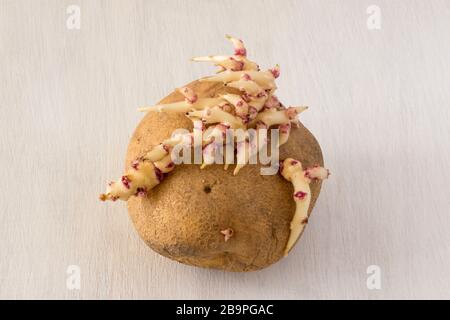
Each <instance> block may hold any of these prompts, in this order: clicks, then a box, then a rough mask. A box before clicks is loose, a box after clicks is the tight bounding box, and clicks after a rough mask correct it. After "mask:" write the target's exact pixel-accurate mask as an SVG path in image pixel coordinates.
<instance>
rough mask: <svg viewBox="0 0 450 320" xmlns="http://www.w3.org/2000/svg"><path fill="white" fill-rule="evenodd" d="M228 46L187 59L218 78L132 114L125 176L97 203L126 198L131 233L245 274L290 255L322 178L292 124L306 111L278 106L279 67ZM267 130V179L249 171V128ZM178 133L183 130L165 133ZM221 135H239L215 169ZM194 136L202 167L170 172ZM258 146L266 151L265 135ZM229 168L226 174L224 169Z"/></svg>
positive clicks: (314, 151)
mask: <svg viewBox="0 0 450 320" xmlns="http://www.w3.org/2000/svg"><path fill="white" fill-rule="evenodd" d="M227 39H228V40H229V41H230V42H231V43H232V44H233V46H234V54H233V55H231V56H202V57H197V58H194V59H193V60H194V61H206V62H211V63H213V64H214V65H216V66H218V67H219V68H220V73H219V74H217V75H214V76H211V77H206V78H202V79H199V80H198V81H194V82H193V83H190V84H188V85H186V86H184V87H181V88H179V89H177V90H176V91H174V92H173V93H172V94H170V95H169V96H167V97H166V98H164V99H163V100H162V101H161V102H160V103H158V104H157V105H154V106H148V107H142V108H140V109H139V110H140V111H145V112H147V115H146V116H145V117H144V119H143V120H142V122H141V123H140V124H139V126H138V127H137V129H136V131H135V133H134V135H133V137H132V139H131V142H130V145H129V147H128V153H127V161H126V173H125V174H124V175H122V176H121V177H120V178H119V179H118V180H117V181H113V182H110V183H109V184H108V186H107V190H106V192H105V193H104V194H101V195H100V199H101V200H103V201H105V200H112V201H116V200H118V199H120V200H125V201H128V208H129V213H130V216H131V218H132V220H133V222H134V225H135V227H136V229H137V231H138V233H139V235H140V236H141V237H142V238H143V240H144V241H145V242H146V243H147V244H148V245H149V246H150V247H151V248H153V249H154V250H155V251H156V252H158V253H160V254H162V255H164V256H166V257H169V258H171V259H174V260H177V261H179V262H182V263H186V264H190V265H194V266H200V267H209V268H218V269H223V270H228V271H252V270H258V269H261V268H264V267H267V266H268V265H270V264H272V263H274V262H276V261H278V260H279V259H280V258H282V257H283V256H285V255H287V254H288V253H289V251H290V250H291V249H292V247H293V246H294V244H295V243H296V242H297V240H298V239H299V237H300V235H301V233H302V232H303V230H304V227H305V225H306V223H307V222H308V217H309V215H310V213H311V210H312V208H313V206H314V204H315V201H316V199H317V197H318V195H319V191H320V186H321V180H322V179H326V178H327V177H328V175H329V172H328V170H327V169H324V168H323V167H322V165H323V159H322V153H321V150H320V146H319V145H318V143H317V141H316V140H315V139H314V137H313V136H312V135H311V133H309V131H308V130H307V129H306V128H305V127H304V126H303V125H302V124H301V123H300V122H299V120H298V115H299V114H300V113H301V112H303V111H305V110H306V109H307V107H303V106H299V107H288V108H286V107H284V106H283V105H282V104H281V103H280V101H279V100H278V98H277V97H276V96H275V95H274V92H275V90H276V88H277V87H276V85H275V79H276V78H278V77H279V75H280V68H279V66H278V65H276V66H275V67H274V68H272V69H269V70H267V71H260V69H259V66H258V65H257V64H256V63H255V62H252V61H250V60H249V59H248V58H247V50H246V48H245V46H244V44H243V42H242V41H241V40H239V39H237V38H234V37H231V36H227ZM199 123H200V125H199ZM293 123H294V124H297V128H295V127H294V128H293V127H292V124H293ZM274 128H276V129H279V141H278V146H281V148H280V156H281V158H282V159H283V158H286V159H285V160H283V161H281V162H280V170H279V173H280V174H275V175H268V176H265V175H261V174H260V169H261V168H262V167H263V166H262V165H261V164H256V165H254V164H252V165H248V163H249V159H250V155H251V152H250V149H251V148H250V146H251V145H252V146H253V141H254V140H253V141H252V140H251V139H250V135H249V132H248V131H247V130H249V129H255V130H256V132H260V133H261V132H262V131H259V130H262V129H263V130H270V129H274ZM176 129H187V131H186V132H185V133H181V134H176V135H172V132H174V131H175V130H176ZM228 129H241V130H244V133H245V135H244V137H243V139H241V140H239V139H235V140H232V142H234V147H235V148H234V150H235V154H234V152H232V153H230V152H229V151H226V152H225V154H224V155H225V157H224V159H225V161H224V163H223V165H219V164H214V157H215V152H216V151H217V150H218V149H219V148H220V147H223V143H224V141H225V140H224V137H225V136H226V132H227V130H228ZM199 132H200V133H201V134H202V138H201V139H200V140H198V141H199V143H200V147H202V150H201V151H202V152H201V157H202V159H203V162H202V164H201V166H200V169H204V170H199V166H194V165H175V162H174V160H173V159H172V151H173V150H174V148H175V147H178V146H180V145H181V146H183V147H185V148H187V150H191V148H193V147H195V146H196V143H195V140H196V139H195V138H196V136H197V134H198V133H199ZM258 139H260V138H258ZM257 142H258V141H257ZM258 143H259V142H258ZM262 143H264V144H267V141H266V138H264V139H263V141H262ZM261 145H262V144H261ZM259 147H260V146H259ZM234 150H233V151H234ZM293 156H294V157H296V158H297V159H299V160H295V159H293V158H291V157H293ZM235 162H237V164H236V166H235V169H234V170H233V173H230V172H228V171H226V169H227V168H228V167H229V166H230V165H233V164H234V163H235ZM223 169H225V170H223ZM172 171H175V172H174V173H170V172H172ZM175 173H176V174H175ZM283 178H284V179H283ZM163 180H164V181H165V182H164V183H161V182H162V181H163ZM288 182H291V183H292V186H291V185H290V184H289V183H288ZM156 186H158V187H157V188H155V187H156ZM292 188H293V189H294V192H293V193H292Z"/></svg>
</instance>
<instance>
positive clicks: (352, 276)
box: [0, 0, 450, 299]
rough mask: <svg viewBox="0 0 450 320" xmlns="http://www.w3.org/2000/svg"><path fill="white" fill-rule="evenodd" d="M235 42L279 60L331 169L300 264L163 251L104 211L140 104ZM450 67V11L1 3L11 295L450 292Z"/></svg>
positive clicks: (286, 94) (109, 207) (305, 4)
mask: <svg viewBox="0 0 450 320" xmlns="http://www.w3.org/2000/svg"><path fill="white" fill-rule="evenodd" d="M69 4H77V5H79V6H80V8H81V29H80V30H68V29H67V28H66V19H67V17H68V15H67V14H66V8H67V6H68V5H69ZM371 4H375V5H377V6H379V7H380V9H381V14H382V22H381V30H369V29H368V28H367V26H366V22H367V18H368V16H369V15H368V14H367V13H366V9H367V7H368V6H369V5H371ZM225 33H230V34H232V35H235V36H238V37H240V38H242V39H244V40H245V42H246V44H247V47H248V52H249V56H250V58H252V59H254V60H256V61H258V62H259V63H260V64H261V66H263V67H270V66H273V65H274V64H275V63H280V65H281V68H282V74H281V77H280V78H279V81H278V85H279V92H278V94H279V97H280V98H281V99H282V101H283V102H284V103H286V104H307V105H309V106H311V108H310V110H309V111H308V112H306V113H304V114H303V115H302V121H303V123H304V124H305V125H306V126H307V127H308V128H309V129H310V130H311V131H312V132H313V133H314V135H315V136H316V137H317V139H318V140H319V142H320V144H321V146H322V149H323V152H324V157H325V162H326V165H327V167H329V168H330V169H331V171H332V176H331V179H330V180H329V181H327V182H325V183H324V186H323V189H322V190H323V191H322V194H321V196H320V198H319V201H318V204H317V207H316V208H315V210H314V213H313V217H312V219H311V221H310V224H309V226H308V228H307V230H306V232H305V234H304V236H303V239H302V241H301V242H300V243H299V245H297V247H296V248H295V250H293V252H292V254H291V255H290V256H289V257H288V258H287V259H284V260H282V261H281V262H279V263H277V264H275V265H273V266H271V267H270V268H268V269H265V270H263V271H259V272H254V273H245V274H244V273H241V274H236V273H225V272H221V271H214V270H205V269H198V268H193V267H188V266H184V265H181V264H178V263H176V262H172V261H170V260H168V259H166V258H163V257H161V256H158V255H157V254H155V253H154V252H153V251H151V250H150V249H148V248H147V247H146V245H145V244H144V243H143V242H142V241H141V240H140V239H139V237H138V235H137V234H136V232H135V231H134V229H133V226H132V224H131V221H130V220H129V218H128V215H127V211H126V204H125V203H114V204H112V203H106V204H105V203H101V202H99V201H98V200H97V195H98V193H100V192H102V191H103V189H104V185H105V182H106V181H107V180H108V179H110V178H115V177H117V176H118V175H120V174H121V172H122V168H123V161H124V157H125V151H126V147H127V143H128V139H129V138H130V136H131V134H132V132H133V129H134V127H135V126H136V125H137V124H138V122H139V120H140V119H141V118H142V114H139V113H138V112H136V111H135V109H136V107H138V106H141V105H147V104H152V103H155V102H157V101H158V100H159V99H160V98H162V97H164V96H165V95H166V94H168V93H169V92H171V91H172V90H173V89H174V88H175V87H179V86H181V85H183V84H184V83H187V82H189V81H191V80H193V79H196V78H199V77H201V76H205V75H207V74H210V73H211V72H212V70H213V69H212V68H211V67H209V66H208V65H203V64H193V63H190V62H188V59H189V58H191V57H192V56H196V55H203V54H221V53H229V52H231V48H230V45H229V43H228V42H227V41H226V40H225V39H224V34H225ZM449 59H450V1H444V0H443V1H406V0H402V1H400V0H396V1H381V0H371V1H365V0H361V1H331V0H327V1H326V0H322V1H313V0H311V1H279V0H276V1H275V0H274V1H256V0H254V1H206V0H204V1H200V0H197V1H181V0H180V1H162V0H161V1H155V0H152V1H120V0H115V1H110V0H108V1H106V0H105V1H97V0H95V1H94V0H92V1H81V0H71V1H56V0H53V1H32V0H28V1H19V0H15V1H12V0H11V1H9V0H0V111H1V113H0V114H1V116H0V123H1V126H0V148H1V154H0V165H1V170H0V183H1V189H0V190H1V192H0V298H69V299H77V298H193V299H197V298H217V299H219V298H225V299H229V298H233V299H236V298H255V299H257V298H262V299H265V298H279V299H281V298H295V299H305V298H324V299H328V298H344V299H348V298H356V299H364V298H369V299H380V298H388V299H390V298H450V274H449V265H450V231H449V230H450V228H449V227H450V217H449V207H450V206H449V204H450V203H449V187H448V184H447V183H448V182H447V181H448V180H449V178H450V173H449V160H450V148H449V142H450V132H449V131H450V130H449V122H450V116H449V108H450V106H449V101H450V90H449V89H450V87H449V84H450V60H449ZM72 264H74V265H78V266H79V267H80V268H81V288H80V290H68V289H67V288H66V278H67V274H66V269H67V267H68V266H69V265H72ZM372 264H375V265H378V266H380V268H381V271H382V273H381V277H382V278H381V280H382V289H381V290H368V289H367V287H366V278H367V274H366V268H367V267H368V266H369V265H372Z"/></svg>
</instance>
